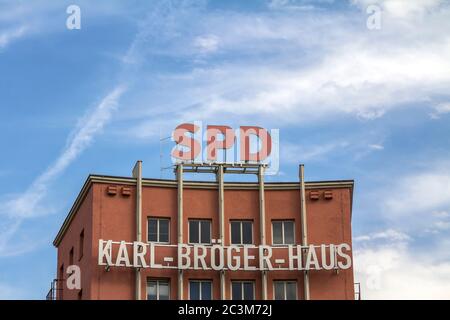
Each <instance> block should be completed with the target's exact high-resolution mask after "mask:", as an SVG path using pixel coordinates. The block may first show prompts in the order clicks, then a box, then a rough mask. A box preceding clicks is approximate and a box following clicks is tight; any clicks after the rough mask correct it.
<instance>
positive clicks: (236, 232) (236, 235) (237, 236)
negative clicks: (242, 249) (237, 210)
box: [231, 221, 241, 244]
mask: <svg viewBox="0 0 450 320" xmlns="http://www.w3.org/2000/svg"><path fill="white" fill-rule="evenodd" d="M240 228H241V223H240V222H237V221H233V222H231V243H232V244H241V229H240Z"/></svg>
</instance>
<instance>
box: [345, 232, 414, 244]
mask: <svg viewBox="0 0 450 320" xmlns="http://www.w3.org/2000/svg"><path fill="white" fill-rule="evenodd" d="M410 239H411V238H410V237H409V236H408V235H407V234H406V233H403V232H401V231H398V230H395V229H388V230H384V231H380V232H374V233H370V234H366V235H361V236H357V237H355V238H354V241H355V242H366V241H374V240H386V241H409V240H410Z"/></svg>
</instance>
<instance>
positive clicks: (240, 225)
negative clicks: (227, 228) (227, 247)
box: [230, 221, 253, 244]
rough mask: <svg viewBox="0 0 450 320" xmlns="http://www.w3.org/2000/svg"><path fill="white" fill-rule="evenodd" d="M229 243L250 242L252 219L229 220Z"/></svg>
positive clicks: (251, 237)
mask: <svg viewBox="0 0 450 320" xmlns="http://www.w3.org/2000/svg"><path fill="white" fill-rule="evenodd" d="M230 224H231V244H252V243H253V230H252V226H253V223H252V221H231V222H230Z"/></svg>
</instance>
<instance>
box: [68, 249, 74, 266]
mask: <svg viewBox="0 0 450 320" xmlns="http://www.w3.org/2000/svg"><path fill="white" fill-rule="evenodd" d="M69 265H73V247H72V249H70V252H69Z"/></svg>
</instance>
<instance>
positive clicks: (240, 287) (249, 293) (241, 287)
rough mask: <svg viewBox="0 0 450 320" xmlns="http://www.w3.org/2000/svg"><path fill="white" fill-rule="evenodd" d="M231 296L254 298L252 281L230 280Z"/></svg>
mask: <svg viewBox="0 0 450 320" xmlns="http://www.w3.org/2000/svg"><path fill="white" fill-rule="evenodd" d="M231 298H232V299H233V300H255V283H254V282H253V281H232V282H231Z"/></svg>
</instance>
